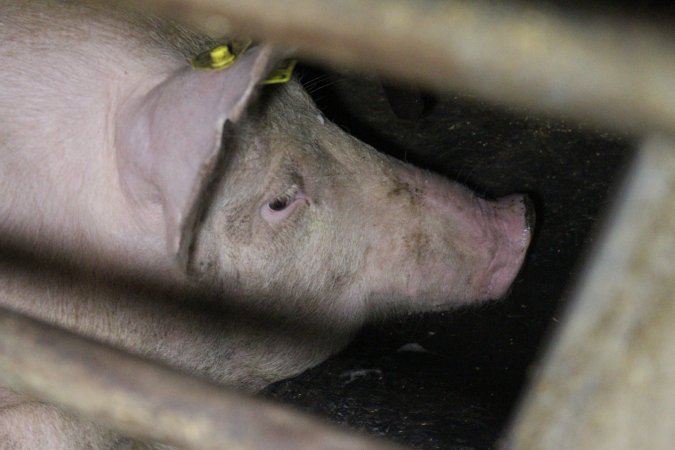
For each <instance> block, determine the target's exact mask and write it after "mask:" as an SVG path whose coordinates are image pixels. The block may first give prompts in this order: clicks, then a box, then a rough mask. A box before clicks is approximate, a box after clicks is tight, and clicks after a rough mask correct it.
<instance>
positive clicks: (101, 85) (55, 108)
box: [0, 0, 207, 257]
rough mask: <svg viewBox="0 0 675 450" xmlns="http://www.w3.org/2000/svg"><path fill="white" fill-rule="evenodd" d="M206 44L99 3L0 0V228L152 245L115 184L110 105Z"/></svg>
mask: <svg viewBox="0 0 675 450" xmlns="http://www.w3.org/2000/svg"><path fill="white" fill-rule="evenodd" d="M206 42H207V39H206V38H204V37H202V36H199V35H197V34H193V33H190V32H188V31H185V30H183V29H180V28H178V27H175V26H173V25H171V24H169V23H167V22H164V21H161V20H158V19H155V18H147V17H144V16H142V15H138V14H132V13H129V12H123V11H119V10H109V9H107V8H105V6H102V5H100V4H98V3H93V2H88V1H85V2H81V1H54V0H51V1H47V0H28V1H26V0H20V1H7V0H0V86H2V89H0V237H2V239H5V240H6V239H14V240H18V241H28V242H30V243H34V242H37V241H44V242H46V243H47V246H48V247H59V246H61V244H62V243H63V245H65V246H66V247H68V248H86V247H87V245H88V244H91V242H93V241H95V242H96V245H97V246H99V247H101V248H103V249H104V250H103V251H105V249H106V248H108V249H110V250H111V251H114V250H115V249H120V248H122V249H123V248H124V245H120V243H124V242H125V241H127V242H129V245H130V246H132V247H133V246H137V247H139V248H141V249H142V248H144V247H153V246H154V245H155V244H156V243H154V242H145V243H144V242H143V237H142V236H141V235H140V234H139V232H138V230H137V227H138V224H135V223H131V221H130V220H131V219H129V217H130V215H129V214H127V208H128V205H127V202H126V199H125V198H124V197H123V194H122V192H121V189H120V187H119V176H118V173H117V161H116V154H115V142H114V133H113V131H112V130H113V129H114V120H115V111H116V108H117V106H118V104H119V103H120V102H121V101H123V100H124V99H125V98H126V97H127V96H128V95H129V94H130V93H131V92H132V91H133V89H134V88H135V87H136V86H137V85H138V83H139V82H141V81H143V80H146V79H156V78H161V77H163V76H164V75H165V74H166V73H168V72H169V71H172V70H175V68H176V67H178V66H180V65H185V64H187V55H188V54H191V53H193V52H194V51H196V49H198V48H202V47H203V46H204V45H206ZM127 219H129V221H127ZM56 250H60V249H59V248H56ZM108 256H111V257H115V256H124V255H108Z"/></svg>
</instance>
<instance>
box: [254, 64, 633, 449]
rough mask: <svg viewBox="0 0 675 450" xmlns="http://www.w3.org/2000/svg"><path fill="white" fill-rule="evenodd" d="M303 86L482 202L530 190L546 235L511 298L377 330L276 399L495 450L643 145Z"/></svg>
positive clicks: (404, 99) (470, 108) (372, 137)
mask: <svg viewBox="0 0 675 450" xmlns="http://www.w3.org/2000/svg"><path fill="white" fill-rule="evenodd" d="M302 78H303V82H304V83H305V84H306V85H307V87H308V89H309V90H310V91H312V93H313V95H314V97H315V99H316V100H317V102H318V104H319V106H320V107H321V108H322V109H323V110H324V112H325V113H326V115H327V116H328V117H329V118H331V119H332V120H334V121H336V122H337V123H338V124H340V125H341V126H342V127H344V128H345V129H346V130H348V131H349V132H351V133H352V134H354V135H356V136H358V137H359V138H361V139H362V140H364V141H366V142H368V143H370V144H372V145H374V146H375V147H376V148H377V149H379V150H381V151H384V152H387V153H390V154H393V155H394V156H397V157H399V158H401V159H405V160H407V161H410V162H412V163H414V164H416V165H419V166H421V167H425V168H428V169H431V170H434V171H436V172H439V173H442V174H446V175H448V176H449V177H452V178H454V179H456V180H459V181H461V182H463V183H465V184H468V185H469V186H471V187H473V188H474V189H476V190H478V191H479V192H481V193H483V194H484V195H486V196H499V195H504V194H509V193H513V192H527V193H529V194H530V195H531V196H532V197H533V199H534V200H535V203H536V205H537V213H538V217H537V231H536V234H535V238H534V241H533V244H532V248H531V252H530V254H529V257H528V260H527V262H526V266H525V268H524V270H523V271H522V273H521V274H520V276H519V278H518V279H517V281H516V283H515V285H514V287H513V290H512V292H511V295H510V296H509V297H508V298H507V299H505V300H503V301H501V302H495V303H491V304H488V305H481V306H478V307H472V308H466V309H463V310H459V311H454V312H449V313H443V314H434V315H425V316H415V317H406V318H401V319H399V320H395V321H392V322H389V323H383V324H379V325H375V326H372V327H371V328H369V329H367V330H364V331H363V333H361V335H360V336H359V338H358V339H357V340H356V341H355V342H354V343H353V345H351V346H350V347H349V348H348V349H347V350H346V351H344V352H343V353H341V354H340V355H338V356H336V357H334V358H332V359H331V360H329V361H327V362H326V363H324V364H322V365H321V366H319V367H317V368H314V369H312V370H309V371H307V372H305V373H304V374H302V375H300V376H298V377H296V378H294V379H292V380H288V381H284V382H281V383H277V384H275V385H273V386H271V387H269V388H268V389H267V390H266V395H268V396H270V397H274V398H278V399H282V400H283V401H285V402H288V403H291V404H293V405H296V406H297V407H299V408H301V409H304V410H309V411H313V412H316V413H318V414H321V415H324V416H326V417H328V418H329V419H330V420H332V421H335V422H339V423H345V424H349V425H350V426H352V427H354V428H357V429H364V430H367V431H369V432H372V433H375V434H379V435H383V436H386V437H388V438H390V439H394V440H397V441H400V442H403V443H407V444H409V445H412V446H413V447H417V448H421V449H457V450H458V449H489V448H492V447H493V446H494V444H495V442H496V440H497V439H498V438H499V436H500V433H502V432H503V430H504V427H505V426H506V424H507V423H508V420H509V416H510V414H511V413H512V411H513V408H514V406H515V405H516V400H517V398H518V396H519V394H520V392H521V389H522V388H523V385H524V383H525V381H526V379H527V374H528V370H529V368H530V367H532V364H533V363H534V362H535V361H536V358H537V355H538V354H539V353H540V351H541V349H542V342H543V339H544V337H545V336H546V334H547V333H548V332H550V330H551V328H552V326H555V325H556V323H558V311H560V307H561V304H562V303H564V295H565V292H566V288H567V287H568V286H569V283H570V281H571V280H573V279H574V276H575V274H576V273H578V272H579V270H580V263H581V261H582V259H583V258H582V256H583V254H584V252H585V251H586V249H587V248H588V244H590V243H591V242H592V240H593V229H594V227H595V226H596V225H597V224H598V220H599V218H601V215H602V211H603V210H604V208H605V206H606V204H607V200H608V195H609V194H608V193H609V192H610V191H611V189H612V186H613V185H614V183H615V181H616V180H617V179H619V178H620V175H621V171H622V168H623V167H624V166H625V165H626V163H627V161H629V158H630V156H631V154H632V148H634V147H635V145H634V142H631V141H630V140H629V139H628V138H626V137H622V136H617V135H611V134H607V133H603V132H599V131H597V130H594V129H593V128H591V127H587V126H579V125H576V124H572V123H565V122H562V121H560V120H553V119H546V118H540V117H535V116H534V115H532V114H528V113H526V112H524V111H518V110H513V109H506V108H500V107H496V106H491V105H487V104H485V103H480V102H478V101H477V100H475V99H472V98H468V97H460V96H447V97H445V98H438V97H434V96H431V95H427V94H421V93H419V91H417V90H416V89H401V88H391V87H387V88H385V87H383V85H382V84H381V83H380V82H379V81H378V80H374V79H371V80H367V79H363V78H358V77H350V76H348V75H344V74H343V75H335V74H331V75H325V74H321V73H319V72H318V71H316V70H313V69H309V68H307V69H305V70H304V72H303V76H302Z"/></svg>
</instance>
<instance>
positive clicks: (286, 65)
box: [260, 59, 298, 84]
mask: <svg viewBox="0 0 675 450" xmlns="http://www.w3.org/2000/svg"><path fill="white" fill-rule="evenodd" d="M297 63H298V61H297V60H295V59H289V60H286V61H284V62H282V63H281V65H280V66H279V67H277V68H276V69H274V70H273V71H272V73H271V74H270V76H269V78H267V79H266V80H264V81H263V82H262V83H260V84H279V83H288V81H289V80H290V79H291V77H292V76H293V70H294V69H295V65H296V64H297Z"/></svg>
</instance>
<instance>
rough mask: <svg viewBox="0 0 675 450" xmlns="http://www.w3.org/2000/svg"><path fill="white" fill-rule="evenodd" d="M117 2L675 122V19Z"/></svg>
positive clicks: (552, 101) (384, 63) (510, 91)
mask: <svg viewBox="0 0 675 450" xmlns="http://www.w3.org/2000/svg"><path fill="white" fill-rule="evenodd" d="M118 1H120V2H122V3H126V4H133V5H135V6H137V7H138V6H141V7H143V8H148V9H150V10H151V11H153V12H154V13H162V14H168V15H171V16H173V17H174V18H177V19H180V20H184V21H190V22H193V23H195V22H196V23H198V24H200V25H201V26H202V27H205V28H207V29H210V30H212V31H215V32H220V33H222V32H224V31H228V30H231V29H236V30H237V31H238V32H242V33H245V34H248V35H251V36H253V37H255V38H259V39H265V40H272V41H276V42H279V43H282V44H285V45H287V46H291V47H295V48H297V49H298V51H299V52H300V53H301V54H302V55H304V56H306V57H307V58H311V59H315V60H317V61H323V62H327V63H332V64H340V65H344V66H348V67H354V68H358V69H362V70H368V71H372V70H376V71H379V72H381V73H382V74H384V75H388V76H391V77H394V78H398V79H402V80H408V81H413V82H417V83H421V84H422V85H425V86H428V87H430V88H434V89H441V90H451V89H452V90H455V89H458V90H462V91H466V92H471V93H474V94H476V95H479V96H482V97H484V98H486V99H489V100H491V101H495V102H503V103H506V104H509V105H519V106H523V107H527V108H531V109H533V110H535V111H540V112H543V113H546V114H555V115H562V116H569V117H572V118H575V119H583V120H591V121H593V122H595V123H597V124H601V125H605V126H609V127H612V128H614V129H619V130H621V131H626V130H632V131H635V132H645V131H651V130H670V131H675V35H674V34H673V33H672V30H670V31H667V32H666V31H664V30H661V33H658V32H657V30H655V29H653V28H650V27H648V26H646V25H645V24H637V23H635V22H632V23H626V21H620V20H618V19H615V20H610V19H608V18H607V17H605V16H603V17H602V18H599V17H596V18H593V19H581V18H577V19H573V18H571V17H562V16H561V15H559V14H554V13H552V12H551V11H546V10H543V9H533V8H526V7H522V6H516V5H508V4H495V3H494V2H459V1H452V0H449V1H444V2H440V1H411V0H368V1H361V0H340V1H326V0H136V1H134V0H118Z"/></svg>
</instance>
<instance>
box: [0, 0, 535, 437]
mask: <svg viewBox="0 0 675 450" xmlns="http://www.w3.org/2000/svg"><path fill="white" fill-rule="evenodd" d="M213 44H214V42H213V41H212V40H211V39H210V38H208V37H206V36H204V35H202V34H200V33H198V32H196V31H193V30H188V29H186V28H183V27H181V26H178V25H175V24H172V23H171V22H169V21H167V20H163V19H159V18H156V17H150V16H147V15H145V14H143V13H139V12H132V11H127V10H122V9H116V8H112V7H110V6H107V7H106V6H105V5H102V4H98V3H96V2H93V1H72V0H62V1H57V0H16V1H13V0H1V1H0V85H1V86H2V89H1V90H0V246H1V248H2V250H0V306H2V307H4V308H8V309H11V310H14V311H18V312H21V313H23V314H26V315H28V316H31V317H34V318H37V319H40V320H43V321H46V322H48V323H51V324H54V325H57V326H59V327H62V328H65V329H68V330H71V331H74V332H77V333H79V334H81V335H84V336H88V337H90V338H92V339H95V340H97V341H100V342H104V343H108V344H111V345H114V346H117V347H119V348H122V349H125V350H127V351H129V352H131V353H134V354H137V355H141V356H144V357H147V358H151V359H154V360H157V361H160V362H162V363H164V364H168V365H170V366H172V367H174V368H177V369H180V370H184V371H188V372H190V373H193V374H195V375H198V376H201V377H204V378H207V379H210V380H212V381H214V382H216V383H221V384H225V385H228V386H233V387H236V388H239V389H244V390H249V391H256V390H258V389H260V388H262V387H263V386H265V385H267V384H269V383H271V382H274V381H276V380H279V379H282V378H286V377H289V376H292V375H294V374H297V373H299V372H301V371H303V370H305V369H307V368H309V367H311V366H314V365H316V364H318V363H319V362H321V361H323V360H324V359H326V358H327V357H328V356H330V355H331V354H333V353H335V352H336V351H338V350H340V349H341V348H343V347H344V346H345V345H346V344H347V343H348V342H349V340H350V338H351V337H353V335H354V333H355V332H356V331H357V330H358V329H359V328H360V327H361V326H362V325H363V324H364V323H366V322H367V321H371V320H376V319H378V318H381V317H383V316H386V315H389V314H400V313H405V312H414V311H435V310H442V309H450V308H453V307H456V306H458V305H463V304H470V303H473V302H477V301H481V300H489V299H498V298H500V297H502V296H504V295H505V293H506V292H507V290H508V289H509V286H510V284H511V283H512V281H513V280H514V278H515V276H516V274H517V273H518V271H519V269H520V267H521V265H522V263H523V260H524V257H525V254H526V250H527V247H528V245H529V241H530V235H531V232H532V230H531V221H530V220H528V217H529V216H530V215H531V209H530V208H529V207H528V205H527V200H526V198H525V197H524V196H522V195H515V194H514V195H510V196H508V197H505V198H501V199H498V200H495V201H488V200H485V199H482V198H480V197H478V196H477V195H475V194H474V193H472V192H471V191H470V190H468V189H467V188H465V187H463V186H461V185H459V184H456V183H454V182H451V181H449V180H447V179H445V178H443V177H441V176H438V175H435V174H432V173H429V172H426V171H423V170H420V169H417V168H415V167H412V166H411V165H408V164H406V163H403V162H400V161H397V160H394V159H392V158H390V157H387V156H385V155H384V154H382V153H379V152H377V151H375V150H374V149H373V148H371V147H369V146H368V145H366V144H364V143H362V142H360V141H358V140H357V139H355V138H353V137H351V136H349V135H348V134H346V133H345V132H344V131H343V130H341V129H340V128H338V127H337V126H335V125H334V124H332V123H331V122H329V121H328V120H327V119H325V118H324V117H323V116H322V114H321V112H320V111H319V110H318V109H317V108H316V106H315V105H314V104H313V103H312V101H311V99H310V98H309V96H308V95H307V94H306V93H305V92H304V91H303V90H302V88H301V86H300V84H299V83H298V82H296V81H291V82H288V83H286V84H281V85H270V86H265V87H261V81H262V80H264V79H265V78H266V77H267V76H268V74H269V72H270V70H271V69H272V68H273V67H274V65H275V64H276V63H277V60H278V57H277V56H276V52H275V51H274V49H273V48H272V47H270V46H266V45H260V46H257V47H253V48H251V49H250V50H248V51H247V52H246V53H244V54H243V55H242V56H241V57H240V58H239V59H238V60H237V61H236V62H235V64H234V65H232V66H231V67H229V68H227V69H225V70H219V71H216V70H196V69H194V68H192V67H191V65H190V62H189V61H190V58H191V56H193V55H195V54H196V53H198V52H200V51H203V50H204V49H205V48H208V47H209V46H212V45H213ZM132 444H133V445H135V444H134V441H132V440H130V439H127V438H125V437H122V436H120V435H119V434H117V433H116V432H114V431H111V430H107V429H106V428H105V427H102V426H100V425H98V424H96V423H94V422H90V421H88V420H87V419H84V418H78V417H76V416H74V415H72V414H70V413H68V412H64V411H61V410H59V409H58V408H56V407H54V406H50V405H47V404H44V403H40V402H37V401H35V400H33V399H31V398H28V397H25V396H23V395H22V394H20V393H16V392H13V391H12V390H11V389H10V388H9V387H8V386H7V387H0V447H1V448H3V449H4V448H11V449H36V448H50V449H85V448H86V449H92V448H93V449H110V448H126V447H128V446H130V445H132Z"/></svg>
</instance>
